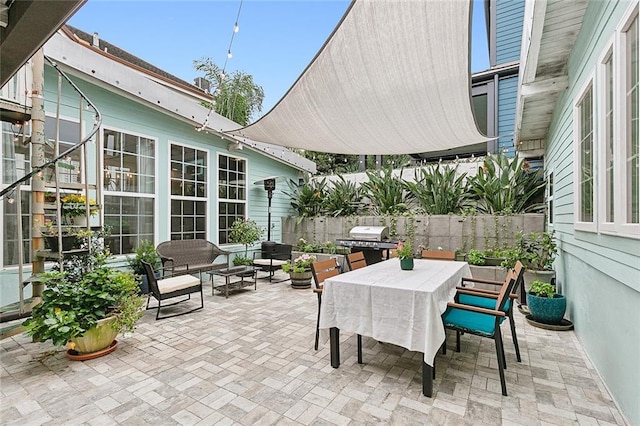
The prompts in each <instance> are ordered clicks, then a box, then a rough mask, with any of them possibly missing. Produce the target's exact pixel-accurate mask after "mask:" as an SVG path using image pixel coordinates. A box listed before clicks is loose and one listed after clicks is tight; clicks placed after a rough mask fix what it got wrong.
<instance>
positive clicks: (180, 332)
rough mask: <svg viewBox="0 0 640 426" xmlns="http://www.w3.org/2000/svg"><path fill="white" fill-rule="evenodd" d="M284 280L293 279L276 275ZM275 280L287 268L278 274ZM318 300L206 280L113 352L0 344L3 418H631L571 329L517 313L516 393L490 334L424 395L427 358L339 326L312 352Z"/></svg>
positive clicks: (302, 293) (71, 421) (399, 421)
mask: <svg viewBox="0 0 640 426" xmlns="http://www.w3.org/2000/svg"><path fill="white" fill-rule="evenodd" d="M279 275H280V278H283V277H284V275H283V274H282V273H281V272H280V273H279ZM276 277H278V275H277V276H276ZM316 309H317V299H316V296H315V295H314V294H313V293H312V292H311V290H293V289H292V288H291V287H290V285H289V282H288V281H285V282H280V283H269V282H268V280H264V279H261V280H259V281H258V290H257V291H254V290H253V289H252V288H251V290H249V289H245V290H243V291H238V292H234V293H232V294H231V295H230V296H229V298H228V299H225V298H224V296H220V295H217V294H216V295H215V296H212V295H211V288H210V287H208V288H205V309H204V310H202V311H198V312H194V313H191V314H188V315H185V316H181V317H176V318H170V319H165V320H160V321H155V320H154V315H155V311H148V312H147V313H146V314H145V316H144V318H143V319H142V320H141V322H140V324H139V326H138V329H137V331H136V332H135V333H134V334H132V335H130V336H125V337H123V336H119V337H118V340H119V345H118V348H117V350H116V351H115V352H113V353H111V354H109V355H107V356H104V357H101V358H97V359H94V360H90V361H85V362H77V361H69V360H68V359H67V358H66V357H65V354H64V351H63V350H62V349H60V348H54V347H53V346H52V345H51V344H50V343H32V342H31V340H30V338H28V337H26V336H25V335H18V336H15V337H13V338H8V339H4V340H2V341H0V364H1V366H2V369H1V376H0V380H1V382H0V387H1V391H0V392H1V394H0V423H2V424H7V425H10V424H19V425H35V424H52V425H67V424H68V425H76V424H90V425H112V424H131V425H146V424H153V425H174V424H182V425H193V424H202V425H212V424H229V425H231V424H239V425H254V424H278V425H281V424H282V425H287V424H291V425H294V424H304V425H361V424H396V425H405V424H406V425H416V424H429V425H443V424H446V425H500V424H503V425H516V424H517V425H547V424H553V425H571V424H581V425H582V424H584V425H607V424H618V425H624V424H625V423H624V419H623V417H622V416H621V414H620V413H619V411H618V410H617V408H616V406H615V405H614V403H613V402H612V400H611V398H610V396H609V394H608V393H607V390H606V388H605V387H604V385H603V383H602V381H601V380H600V378H599V377H598V375H597V373H596V371H595V370H594V368H593V367H592V366H591V364H590V363H589V361H588V359H587V357H586V356H585V354H584V352H583V350H582V348H581V346H580V344H579V342H578V340H577V338H576V337H575V334H574V333H573V331H563V332H558V331H549V330H543V329H539V328H535V327H532V326H531V325H529V324H528V323H527V322H526V321H525V319H524V317H523V316H522V315H521V314H520V313H519V312H516V322H517V330H518V337H519V341H520V347H521V353H522V363H517V362H516V360H515V353H514V349H513V344H512V343H511V336H510V332H509V326H508V324H507V323H506V322H505V323H504V324H503V326H502V330H503V335H504V341H505V350H506V352H507V367H508V369H507V370H506V377H507V390H508V392H509V396H508V397H504V396H502V395H501V393H500V381H499V377H498V370H497V368H496V366H497V363H496V357H495V347H494V345H493V341H492V340H490V339H481V338H479V337H476V336H471V335H468V334H467V335H463V336H462V343H463V347H462V351H461V352H460V353H456V352H455V351H454V343H455V335H454V334H453V333H448V350H447V354H446V355H442V354H439V355H438V357H437V359H436V369H437V370H436V371H437V377H436V380H435V382H434V397H433V398H426V397H424V396H423V395H422V393H421V389H422V387H421V386H422V379H421V364H420V361H421V354H418V353H415V352H409V351H407V350H404V349H402V348H399V347H397V346H394V345H390V344H381V343H378V342H376V341H374V340H372V339H370V338H366V337H365V338H363V344H364V364H363V365H358V363H357V362H356V348H355V342H356V341H355V336H354V335H352V334H348V333H342V334H341V358H342V365H341V366H340V368H339V369H333V368H331V366H330V365H329V344H328V342H325V343H324V344H321V347H320V350H319V351H315V350H314V349H313V339H314V334H315V323H316V315H317V311H316Z"/></svg>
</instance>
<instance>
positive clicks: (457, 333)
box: [456, 330, 460, 352]
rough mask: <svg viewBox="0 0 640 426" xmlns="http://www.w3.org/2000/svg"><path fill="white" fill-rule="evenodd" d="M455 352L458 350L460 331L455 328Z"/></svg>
mask: <svg viewBox="0 0 640 426" xmlns="http://www.w3.org/2000/svg"><path fill="white" fill-rule="evenodd" d="M456 352H460V332H459V331H458V330H456Z"/></svg>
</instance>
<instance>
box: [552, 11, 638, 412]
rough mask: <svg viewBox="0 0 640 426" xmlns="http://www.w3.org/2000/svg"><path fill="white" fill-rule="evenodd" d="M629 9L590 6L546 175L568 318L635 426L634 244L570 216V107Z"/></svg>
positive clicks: (560, 107)
mask: <svg viewBox="0 0 640 426" xmlns="http://www.w3.org/2000/svg"><path fill="white" fill-rule="evenodd" d="M628 4H629V3H628V2H590V3H589V7H588V9H587V12H586V14H585V17H584V21H583V24H582V29H581V32H580V34H579V36H578V40H577V43H576V45H575V47H574V50H573V52H572V54H571V56H570V58H569V62H568V73H569V88H568V89H567V90H566V92H565V93H564V94H563V95H562V96H561V98H560V99H559V101H558V103H557V104H556V108H555V110H554V113H553V119H552V124H551V127H550V131H549V135H548V142H547V151H546V155H545V162H546V166H545V167H546V170H547V173H550V172H553V173H554V183H555V184H554V189H555V191H554V192H555V194H554V205H555V217H554V225H553V227H554V229H555V230H556V233H557V236H558V240H559V258H558V259H557V260H556V265H555V267H556V271H557V279H558V285H559V286H560V289H561V292H562V293H563V294H565V295H566V297H567V300H568V308H567V315H568V317H569V318H570V319H571V320H572V321H573V322H574V324H575V330H576V334H577V336H578V338H579V339H580V342H581V343H582V345H583V347H584V348H585V351H586V353H587V355H588V356H589V358H590V359H591V361H592V362H593V364H594V366H595V367H596V368H597V370H598V372H599V374H600V375H601V376H602V377H603V379H604V381H605V383H606V386H607V387H608V389H609V390H610V392H611V393H612V395H613V398H614V399H615V401H616V403H617V404H618V405H619V406H620V408H621V410H622V412H623V413H624V414H625V416H627V417H628V419H629V420H630V423H631V424H640V405H639V404H638V389H639V388H638V383H640V363H639V362H638V360H639V359H640V331H639V330H640V328H638V325H639V324H640V309H639V307H640V240H637V239H632V238H624V237H616V236H611V235H605V234H601V233H590V232H581V231H576V230H575V229H574V214H573V208H574V200H575V197H574V193H573V182H574V178H575V177H574V164H573V153H574V151H573V107H572V105H573V104H574V101H575V100H576V99H577V98H578V97H579V95H580V90H581V88H582V87H583V86H584V84H585V83H586V82H587V80H588V79H589V78H591V77H592V76H593V75H594V72H595V70H596V64H597V61H598V58H599V57H600V55H602V54H603V53H604V51H605V49H606V48H607V47H608V43H609V41H610V40H611V37H612V35H613V33H614V28H615V27H616V25H618V23H619V22H620V21H621V19H622V16H623V14H624V12H625V10H626V9H627V6H628ZM594 93H595V92H594ZM597 113H598V109H597V107H596V114H597ZM596 126H597V124H596ZM598 132H599V129H598V128H597V127H596V134H597V133H598ZM596 146H597V143H596Z"/></svg>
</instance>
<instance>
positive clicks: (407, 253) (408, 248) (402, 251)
mask: <svg viewBox="0 0 640 426" xmlns="http://www.w3.org/2000/svg"><path fill="white" fill-rule="evenodd" d="M414 255H415V253H414V251H413V245H412V244H411V242H409V241H405V242H403V243H402V242H401V243H398V247H397V248H396V256H398V258H399V259H409V258H413V257H414Z"/></svg>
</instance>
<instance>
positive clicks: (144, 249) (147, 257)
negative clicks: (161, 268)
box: [127, 240, 160, 294]
mask: <svg viewBox="0 0 640 426" xmlns="http://www.w3.org/2000/svg"><path fill="white" fill-rule="evenodd" d="M134 253H135V257H127V263H128V264H129V268H131V271H132V272H133V273H134V275H135V276H136V279H137V280H138V283H139V286H140V293H141V294H148V293H149V281H148V279H147V274H146V273H145V270H144V266H143V265H142V262H143V261H144V262H147V263H149V264H150V265H151V266H153V268H154V270H155V269H156V268H157V267H158V265H159V264H160V256H159V255H158V252H157V251H156V248H155V247H154V245H153V242H151V241H149V240H142V241H140V245H139V246H138V248H136V249H135V251H134Z"/></svg>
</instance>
